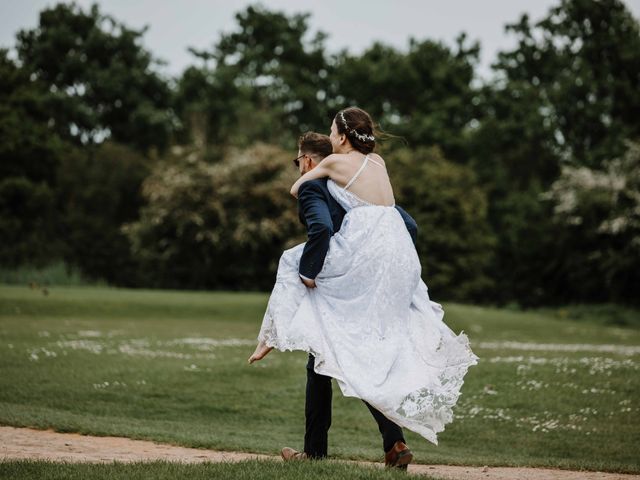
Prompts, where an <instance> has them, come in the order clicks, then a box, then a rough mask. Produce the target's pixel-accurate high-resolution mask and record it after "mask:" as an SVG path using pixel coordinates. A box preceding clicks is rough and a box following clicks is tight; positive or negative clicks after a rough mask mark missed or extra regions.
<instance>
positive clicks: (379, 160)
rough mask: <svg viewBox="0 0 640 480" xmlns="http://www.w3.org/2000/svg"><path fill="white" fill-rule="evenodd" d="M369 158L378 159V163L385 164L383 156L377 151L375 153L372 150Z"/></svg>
mask: <svg viewBox="0 0 640 480" xmlns="http://www.w3.org/2000/svg"><path fill="white" fill-rule="evenodd" d="M369 158H370V159H371V160H375V161H376V162H378V163H381V164H382V165H385V163H384V158H382V157H381V156H380V155H378V154H377V153H373V152H371V153H370V154H369Z"/></svg>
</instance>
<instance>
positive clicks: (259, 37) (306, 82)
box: [176, 6, 329, 147]
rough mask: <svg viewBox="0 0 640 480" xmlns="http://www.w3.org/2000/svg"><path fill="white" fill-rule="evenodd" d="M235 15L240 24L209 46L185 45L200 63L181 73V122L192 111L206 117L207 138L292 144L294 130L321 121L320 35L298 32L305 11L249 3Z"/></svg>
mask: <svg viewBox="0 0 640 480" xmlns="http://www.w3.org/2000/svg"><path fill="white" fill-rule="evenodd" d="M236 20H237V22H238V29H237V30H236V31H235V32H232V33H228V34H223V35H222V37H221V38H220V40H219V41H218V42H217V43H216V44H215V45H214V47H213V48H212V49H211V51H198V50H196V49H191V51H192V53H194V54H195V55H196V57H198V58H199V59H201V60H202V61H203V62H204V66H203V67H201V68H196V67H190V68H189V69H187V70H186V71H185V72H184V74H183V76H182V78H181V79H180V80H179V83H178V94H177V100H176V109H177V111H178V112H180V116H181V118H182V119H183V122H185V123H186V124H187V125H188V124H189V123H190V120H191V117H190V114H191V113H192V112H194V111H195V112H197V113H199V114H201V115H203V118H206V124H207V132H208V134H207V141H208V142H209V143H211V144H225V145H236V146H240V147H243V146H247V145H249V144H252V143H254V142H256V141H262V142H268V143H272V144H280V145H286V146H289V147H291V146H292V144H293V143H294V140H295V138H296V137H297V135H298V134H299V132H302V131H305V130H309V129H317V128H318V126H319V125H323V126H325V125H327V124H328V121H327V118H328V116H327V108H326V99H327V97H328V90H329V86H328V85H329V65H328V63H327V60H326V58H325V54H324V43H323V42H324V34H322V33H317V34H316V35H315V36H314V37H313V38H311V40H308V41H307V40H306V39H305V38H304V37H305V36H306V35H307V32H308V28H309V27H308V15H293V16H290V17H289V16H287V15H285V14H284V13H280V12H271V11H268V10H266V9H264V8H263V7H259V6H250V7H248V8H247V9H246V10H244V11H242V12H240V13H238V14H237V15H236ZM211 63H213V65H210V64H211Z"/></svg>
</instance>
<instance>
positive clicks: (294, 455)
mask: <svg viewBox="0 0 640 480" xmlns="http://www.w3.org/2000/svg"><path fill="white" fill-rule="evenodd" d="M280 456H281V457H282V459H283V460H284V461H285V462H288V461H289V460H307V459H308V458H309V457H308V456H307V454H306V453H304V452H298V451H297V450H294V449H293V448H289V447H284V448H283V449H282V450H281V451H280Z"/></svg>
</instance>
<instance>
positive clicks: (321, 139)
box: [298, 132, 333, 160]
mask: <svg viewBox="0 0 640 480" xmlns="http://www.w3.org/2000/svg"><path fill="white" fill-rule="evenodd" d="M298 149H299V150H300V151H301V152H302V153H306V154H307V155H316V156H317V157H319V159H320V160H322V159H323V158H324V157H328V156H329V155H331V154H332V153H333V147H332V146H331V140H329V137H328V136H327V135H323V134H322V133H317V132H306V133H304V134H302V135H300V138H299V139H298Z"/></svg>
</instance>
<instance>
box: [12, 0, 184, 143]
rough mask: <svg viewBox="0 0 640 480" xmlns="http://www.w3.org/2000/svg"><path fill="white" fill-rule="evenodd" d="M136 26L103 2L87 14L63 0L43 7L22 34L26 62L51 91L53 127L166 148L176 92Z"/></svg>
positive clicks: (78, 135)
mask: <svg viewBox="0 0 640 480" xmlns="http://www.w3.org/2000/svg"><path fill="white" fill-rule="evenodd" d="M145 31H146V28H145V29H142V30H140V31H136V30H131V29H129V28H127V27H126V26H125V25H123V24H121V23H118V22H117V21H116V20H115V19H113V18H112V17H110V16H108V15H103V14H102V13H100V11H99V8H98V6H97V5H93V6H92V7H91V9H90V10H89V11H88V12H85V11H84V10H82V9H81V8H80V7H79V6H78V5H77V4H75V3H70V4H64V3H59V4H57V5H55V6H54V7H51V8H46V9H44V10H43V11H42V12H41V13H40V21H39V24H38V27H37V28H35V29H32V30H22V31H20V32H19V33H18V35H17V43H16V49H17V53H18V58H19V60H20V62H21V64H22V66H23V67H24V68H25V69H26V70H28V71H29V72H31V74H32V76H33V77H35V78H36V79H38V80H39V81H40V82H42V83H44V84H46V85H47V87H48V89H49V91H50V93H51V102H52V104H53V107H54V108H52V109H51V115H52V118H51V121H50V126H51V127H53V128H54V129H55V130H56V132H57V133H58V134H59V135H60V136H61V137H62V138H68V139H71V140H73V141H75V142H76V143H77V144H81V143H95V142H100V141H102V140H103V139H104V138H112V139H113V140H115V141H117V142H120V143H123V144H127V145H130V146H133V147H135V148H137V149H139V150H140V151H143V152H146V151H147V150H148V149H149V148H151V147H158V148H160V149H162V148H165V147H166V146H167V144H168V141H169V135H170V132H171V129H172V116H171V112H170V110H169V106H170V104H171V91H170V89H169V86H168V84H167V82H166V81H165V80H164V79H162V78H161V77H160V76H159V75H158V74H157V73H155V72H154V71H153V63H154V59H153V57H152V56H151V54H150V53H149V52H147V51H146V50H145V49H144V48H143V47H141V46H140V43H139V42H140V38H141V37H142V35H143V34H144V32H145Z"/></svg>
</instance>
